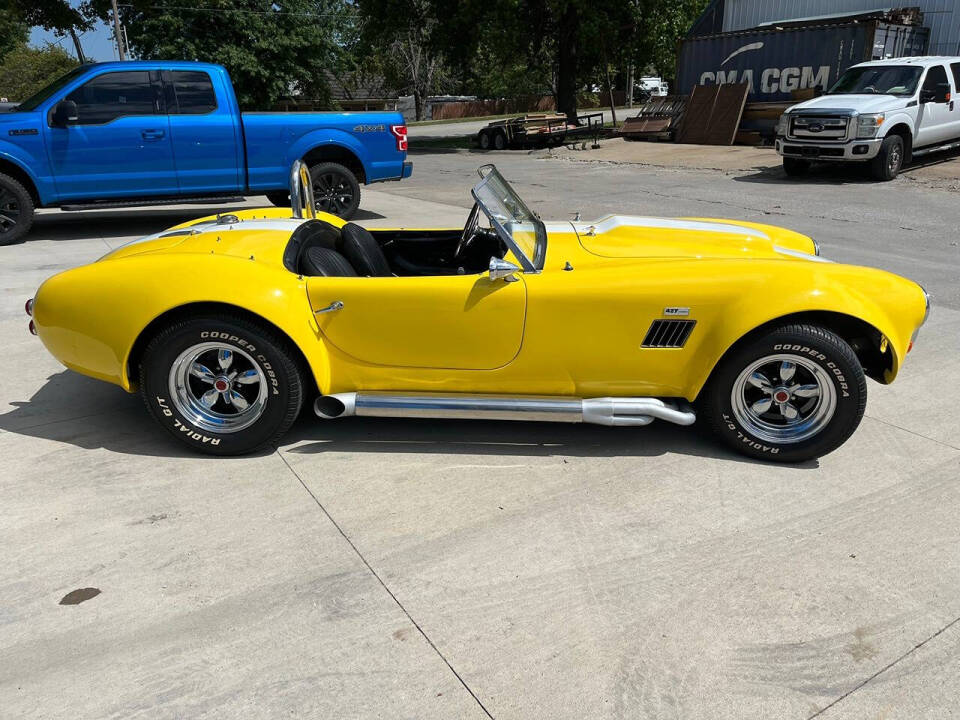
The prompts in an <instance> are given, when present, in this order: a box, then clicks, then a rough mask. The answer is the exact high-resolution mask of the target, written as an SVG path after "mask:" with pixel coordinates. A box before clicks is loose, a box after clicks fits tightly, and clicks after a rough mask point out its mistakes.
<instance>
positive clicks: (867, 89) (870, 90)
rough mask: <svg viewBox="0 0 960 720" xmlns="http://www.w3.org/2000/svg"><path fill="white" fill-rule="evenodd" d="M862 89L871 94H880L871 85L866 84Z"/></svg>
mask: <svg viewBox="0 0 960 720" xmlns="http://www.w3.org/2000/svg"><path fill="white" fill-rule="evenodd" d="M863 91H864V92H865V93H870V94H871V95H879V94H880V93H878V92H877V89H876V88H875V87H874V86H873V85H867V86H866V87H865V88H864V89H863Z"/></svg>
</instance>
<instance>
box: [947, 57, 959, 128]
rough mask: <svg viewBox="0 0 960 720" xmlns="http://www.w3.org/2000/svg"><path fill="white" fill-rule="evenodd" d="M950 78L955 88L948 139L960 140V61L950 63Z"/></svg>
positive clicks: (952, 97)
mask: <svg viewBox="0 0 960 720" xmlns="http://www.w3.org/2000/svg"><path fill="white" fill-rule="evenodd" d="M950 79H951V80H952V81H953V88H952V89H951V91H950V102H949V103H947V107H948V109H949V111H950V132H949V137H948V138H947V140H960V62H955V63H950Z"/></svg>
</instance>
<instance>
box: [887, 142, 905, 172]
mask: <svg viewBox="0 0 960 720" xmlns="http://www.w3.org/2000/svg"><path fill="white" fill-rule="evenodd" d="M902 162H903V152H902V151H901V149H900V145H899V144H898V143H894V144H893V145H892V146H891V147H890V157H889V158H888V159H887V168H888V169H889V170H890V174H891V175H893V174H895V173H897V172H898V171H899V170H900V163H902Z"/></svg>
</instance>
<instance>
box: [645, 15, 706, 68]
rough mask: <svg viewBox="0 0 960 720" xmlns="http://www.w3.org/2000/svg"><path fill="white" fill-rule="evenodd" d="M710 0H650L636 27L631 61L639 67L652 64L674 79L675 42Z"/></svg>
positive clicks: (651, 65)
mask: <svg viewBox="0 0 960 720" xmlns="http://www.w3.org/2000/svg"><path fill="white" fill-rule="evenodd" d="M708 4H709V0H673V2H653V3H650V7H649V9H648V10H647V13H646V15H645V22H644V23H643V24H642V25H641V26H640V28H639V34H638V42H637V43H636V50H635V52H634V61H635V63H636V66H637V67H638V68H643V67H647V66H649V67H651V68H653V69H654V70H655V71H656V73H657V74H658V75H660V76H661V77H664V78H671V79H672V78H675V77H676V72H677V43H678V42H679V41H680V40H681V39H682V38H683V37H684V35H686V33H687V30H689V29H690V26H691V25H693V23H694V21H695V20H696V19H697V17H699V15H700V13H702V12H703V11H704V9H705V8H706V7H707V5H708Z"/></svg>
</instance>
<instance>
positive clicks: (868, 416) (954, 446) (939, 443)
mask: <svg viewBox="0 0 960 720" xmlns="http://www.w3.org/2000/svg"><path fill="white" fill-rule="evenodd" d="M863 416H864V417H865V418H870V419H871V420H873V421H874V422H878V423H883V424H884V425H886V426H887V427H892V428H896V429H897V430H903V432H905V433H909V434H911V435H913V436H914V437H918V438H922V439H923V440H929V441H930V442H933V443H936V444H937V445H943V446H944V447H947V448H950V449H951V450H960V447H957V446H956V445H951V444H950V443H947V442H944V441H943V440H937V439H936V438H932V437H928V436H926V435H922V434H921V433H918V432H916V431H915V430H910V429H909V428H905V427H901V426H900V425H897V424H896V423H892V422H890V421H889V420H881V419H880V418H878V417H875V416H873V415H867V414H866V413H864V414H863Z"/></svg>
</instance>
